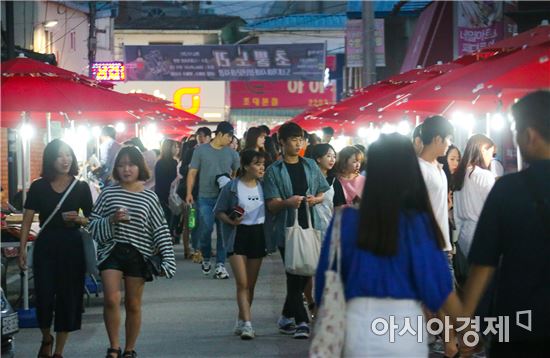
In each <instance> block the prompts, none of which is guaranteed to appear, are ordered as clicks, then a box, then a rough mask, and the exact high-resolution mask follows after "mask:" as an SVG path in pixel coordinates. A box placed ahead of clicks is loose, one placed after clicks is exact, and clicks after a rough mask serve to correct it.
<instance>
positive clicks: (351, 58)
mask: <svg viewBox="0 0 550 358" xmlns="http://www.w3.org/2000/svg"><path fill="white" fill-rule="evenodd" d="M362 41H363V21H362V20H348V22H347V24H346V66H347V67H363V42H362ZM374 43H375V45H374V53H375V56H376V66H377V67H384V66H386V48H385V46H384V19H374Z"/></svg>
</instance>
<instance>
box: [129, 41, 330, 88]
mask: <svg viewBox="0 0 550 358" xmlns="http://www.w3.org/2000/svg"><path fill="white" fill-rule="evenodd" d="M124 56H125V57H124V58H125V64H126V70H127V74H128V79H129V80H130V81H234V80H240V81H252V80H256V81H257V80H269V81H272V80H304V81H306V80H307V81H322V80H323V76H324V71H325V44H323V43H316V44H281V45H198V46H177V45H150V46H124Z"/></svg>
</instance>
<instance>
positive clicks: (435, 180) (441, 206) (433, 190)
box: [418, 158, 453, 251]
mask: <svg viewBox="0 0 550 358" xmlns="http://www.w3.org/2000/svg"><path fill="white" fill-rule="evenodd" d="M418 164H420V170H421V171H422V176H423V177H424V182H425V183H426V188H427V189H428V195H429V196H430V203H431V204H432V209H433V211H434V216H435V221H437V223H438V224H439V228H440V229H441V233H442V234H443V239H445V247H444V249H443V250H444V251H451V250H452V248H453V247H452V246H451V238H450V234H449V203H448V201H447V199H448V195H449V193H448V190H449V189H448V186H447V176H446V175H445V172H444V171H443V166H442V165H441V164H432V163H429V162H427V161H425V160H424V159H422V158H418Z"/></svg>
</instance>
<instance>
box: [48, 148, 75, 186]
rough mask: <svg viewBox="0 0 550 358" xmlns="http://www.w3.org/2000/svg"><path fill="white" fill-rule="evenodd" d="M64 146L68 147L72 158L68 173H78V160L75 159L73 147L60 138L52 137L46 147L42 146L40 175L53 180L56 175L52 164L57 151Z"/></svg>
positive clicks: (55, 158)
mask: <svg viewBox="0 0 550 358" xmlns="http://www.w3.org/2000/svg"><path fill="white" fill-rule="evenodd" d="M64 146H65V147H67V148H68V149H69V152H70V153H71V157H72V158H73V162H72V163H71V167H70V168H69V175H73V176H75V175H78V160H77V159H76V155H75V154H74V151H73V148H71V146H70V145H68V144H67V143H65V142H63V141H62V140H61V139H54V140H52V141H51V142H50V143H48V145H46V148H44V154H43V156H42V173H41V174H40V176H41V177H42V178H44V179H46V180H47V181H50V182H51V181H53V180H54V179H55V177H56V175H57V172H56V171H55V166H54V164H55V161H56V160H57V157H58V155H59V151H60V150H61V148H62V147H64Z"/></svg>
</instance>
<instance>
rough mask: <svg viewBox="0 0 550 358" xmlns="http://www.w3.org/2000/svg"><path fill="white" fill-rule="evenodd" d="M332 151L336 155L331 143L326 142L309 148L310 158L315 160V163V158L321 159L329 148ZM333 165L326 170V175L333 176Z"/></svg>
mask: <svg viewBox="0 0 550 358" xmlns="http://www.w3.org/2000/svg"><path fill="white" fill-rule="evenodd" d="M331 149H332V151H333V152H334V154H335V155H336V151H335V150H334V148H333V147H332V145H330V144H328V143H320V144H315V145H314V146H313V147H312V148H311V151H310V158H311V159H313V160H315V162H316V163H317V159H321V158H322V157H324V156H325V155H327V153H328V151H329V150H331ZM317 165H319V163H317ZM335 167H336V165H335V166H334V167H332V169H330V170H329V171H328V172H327V176H329V177H330V176H333V175H335V174H336V173H335Z"/></svg>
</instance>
